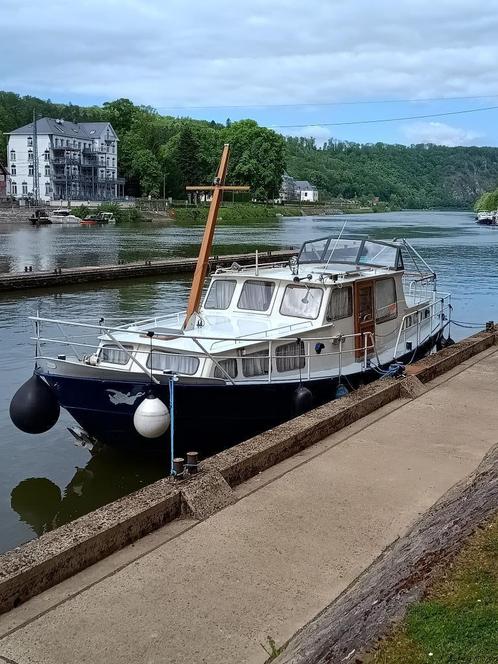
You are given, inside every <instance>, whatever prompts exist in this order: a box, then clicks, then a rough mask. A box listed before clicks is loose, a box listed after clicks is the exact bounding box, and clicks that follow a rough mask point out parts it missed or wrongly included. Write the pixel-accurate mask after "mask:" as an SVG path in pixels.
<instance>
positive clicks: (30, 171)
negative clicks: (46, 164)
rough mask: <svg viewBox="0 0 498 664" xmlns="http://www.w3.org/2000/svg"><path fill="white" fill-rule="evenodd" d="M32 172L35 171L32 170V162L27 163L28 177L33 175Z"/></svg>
mask: <svg viewBox="0 0 498 664" xmlns="http://www.w3.org/2000/svg"><path fill="white" fill-rule="evenodd" d="M34 172H35V171H34V168H33V164H29V166H28V175H29V176H30V177H33V174H34Z"/></svg>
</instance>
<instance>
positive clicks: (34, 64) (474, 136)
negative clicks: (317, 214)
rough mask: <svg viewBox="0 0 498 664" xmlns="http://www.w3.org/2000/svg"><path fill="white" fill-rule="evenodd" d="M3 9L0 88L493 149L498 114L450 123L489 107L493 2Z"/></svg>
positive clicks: (342, 134)
mask: <svg viewBox="0 0 498 664" xmlns="http://www.w3.org/2000/svg"><path fill="white" fill-rule="evenodd" d="M0 4H1V6H0V34H1V35H2V46H3V48H2V52H3V54H4V57H3V58H0V89H4V90H9V91H13V92H17V93H19V94H23V95H25V94H31V95H34V96H38V97H42V98H50V99H52V100H53V101H59V102H72V103H77V104H101V103H102V102H104V101H110V100H112V99H116V98H120V97H127V98H129V99H131V100H132V101H133V102H135V103H137V104H147V105H151V106H154V107H155V108H157V109H158V111H159V112H160V113H162V114H167V115H181V116H190V117H194V118H202V119H208V120H217V121H225V120H226V118H230V119H231V120H238V119H241V118H246V117H251V118H254V119H255V120H257V121H258V122H259V123H260V124H263V125H266V126H269V127H272V128H274V129H275V130H276V131H280V132H282V133H284V134H290V135H294V136H313V137H315V139H316V140H317V142H318V143H319V144H320V143H322V142H323V141H326V140H328V139H329V138H337V139H339V140H351V141H359V142H377V141H385V142H388V143H405V144H411V143H424V142H433V143H440V144H444V145H451V146H453V145H494V146H496V145H498V123H497V119H498V108H496V109H492V110H487V111H480V112H475V113H468V114H465V113H462V114H459V112H460V111H464V110H469V109H478V108H487V107H492V106H497V107H498V66H497V63H498V39H497V37H496V36H497V34H498V2H495V1H494V0H491V2H490V1H489V0H488V2H482V0H481V1H479V0H477V2H476V1H475V0H474V2H471V1H470V0H397V1H396V2H394V1H392V0H376V2H372V0H308V1H307V2H303V0H301V1H300V2H297V0H271V2H270V1H268V0H250V1H248V0H230V1H228V0H217V2H215V3H213V2H206V0H72V1H71V2H68V1H67V0H43V2H40V1H39V0H0ZM6 54H9V57H5V55H6ZM455 98H456V99H455ZM445 113H454V115H448V116H445V115H440V114H445ZM427 115H429V116H431V115H434V116H438V117H429V118H427V117H423V118H420V117H413V116H427ZM410 117H412V118H413V119H402V120H396V121H394V122H379V123H372V122H368V123H364V124H363V122H365V121H371V120H380V119H383V120H385V119H391V118H410ZM338 123H342V124H338ZM344 123H354V124H344Z"/></svg>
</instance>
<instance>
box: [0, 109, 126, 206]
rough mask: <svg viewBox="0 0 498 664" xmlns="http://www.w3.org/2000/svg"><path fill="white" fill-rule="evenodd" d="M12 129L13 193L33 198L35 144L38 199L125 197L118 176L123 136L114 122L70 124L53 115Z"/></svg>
mask: <svg viewBox="0 0 498 664" xmlns="http://www.w3.org/2000/svg"><path fill="white" fill-rule="evenodd" d="M33 129H34V127H33V123H30V124H27V125H25V126H24V127H20V128H19V129H14V131H11V132H8V136H9V143H8V148H7V164H8V166H7V168H8V171H9V173H10V195H11V196H14V197H15V198H33V196H34V189H35V174H34V166H35V155H34V142H35V141H36V144H37V155H38V184H39V199H40V200H42V201H50V200H93V201H96V200H103V201H105V200H112V199H115V198H118V197H121V196H123V195H124V179H123V178H118V176H117V173H118V141H119V139H118V137H117V135H116V132H115V131H114V129H113V128H112V126H111V124H110V123H109V122H79V123H75V122H68V121H66V120H55V119H53V118H42V119H40V120H37V121H36V137H35V136H34V131H33Z"/></svg>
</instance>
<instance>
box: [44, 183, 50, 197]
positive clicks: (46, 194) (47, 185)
mask: <svg viewBox="0 0 498 664" xmlns="http://www.w3.org/2000/svg"><path fill="white" fill-rule="evenodd" d="M45 196H50V183H49V182H45Z"/></svg>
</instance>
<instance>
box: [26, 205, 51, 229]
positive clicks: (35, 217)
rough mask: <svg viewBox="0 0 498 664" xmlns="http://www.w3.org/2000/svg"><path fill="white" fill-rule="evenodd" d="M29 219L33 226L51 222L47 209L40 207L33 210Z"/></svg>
mask: <svg viewBox="0 0 498 664" xmlns="http://www.w3.org/2000/svg"><path fill="white" fill-rule="evenodd" d="M29 220H30V222H31V223H32V225H33V226H46V225H49V224H51V223H52V221H51V220H50V217H49V216H48V214H47V211H46V210H44V209H42V208H38V209H37V210H35V211H34V213H33V214H32V215H31V217H30V218H29Z"/></svg>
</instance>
